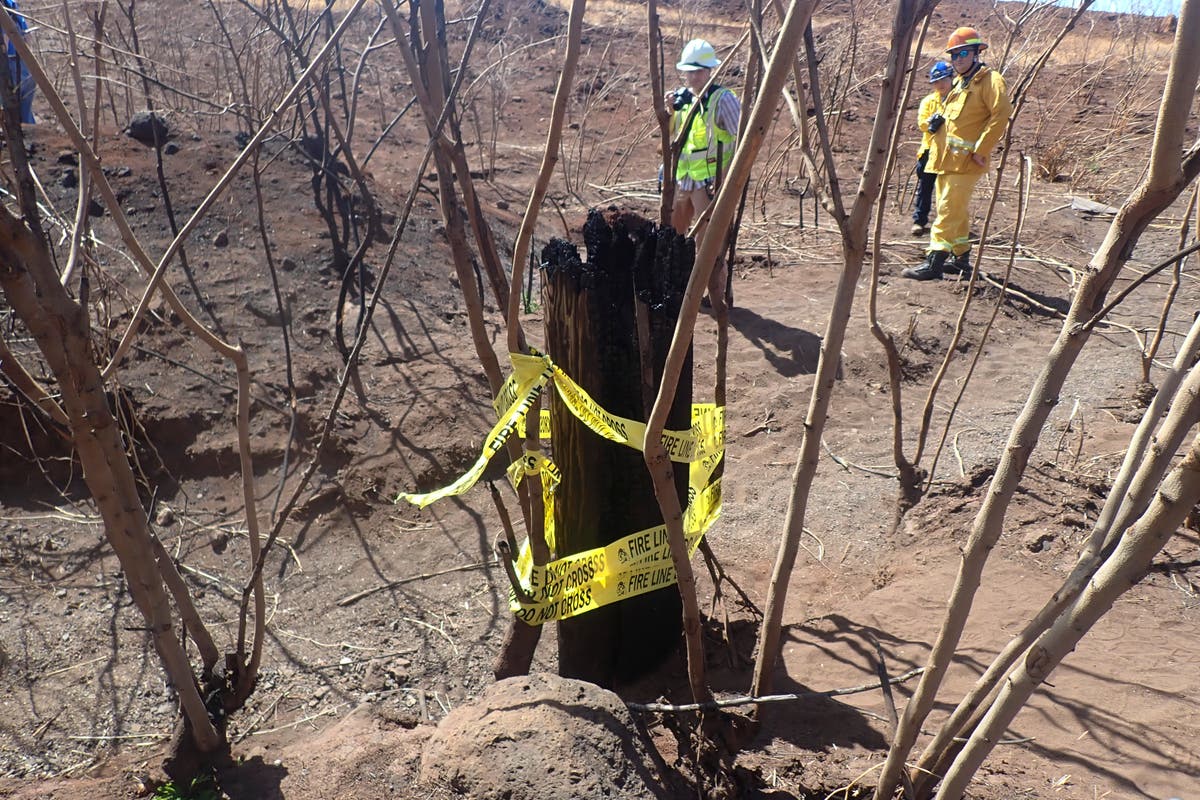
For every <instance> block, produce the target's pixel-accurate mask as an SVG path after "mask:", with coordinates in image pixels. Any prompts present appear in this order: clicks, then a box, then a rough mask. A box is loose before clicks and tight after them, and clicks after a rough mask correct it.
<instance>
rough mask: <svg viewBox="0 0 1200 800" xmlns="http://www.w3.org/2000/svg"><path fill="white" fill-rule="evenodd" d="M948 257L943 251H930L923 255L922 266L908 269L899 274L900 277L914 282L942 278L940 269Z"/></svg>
mask: <svg viewBox="0 0 1200 800" xmlns="http://www.w3.org/2000/svg"><path fill="white" fill-rule="evenodd" d="M949 255H950V254H949V253H947V252H946V251H945V250H930V251H929V252H928V253H926V254H925V263H924V264H922V265H921V266H919V267H909V268H908V269H906V270H904V271H902V272H901V273H900V277H902V278H912V279H913V280H914V281H936V280H938V279H939V278H941V277H942V268H943V267H944V266H945V264H946V258H947V257H948V256H949Z"/></svg>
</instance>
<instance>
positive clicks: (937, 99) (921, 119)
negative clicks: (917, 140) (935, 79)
mask: <svg viewBox="0 0 1200 800" xmlns="http://www.w3.org/2000/svg"><path fill="white" fill-rule="evenodd" d="M937 113H943V114H944V113H945V112H944V111H942V96H941V95H940V94H938V93H937V90H934V91H932V92H930V93H929V94H927V95H925V97H924V98H923V99H922V100H921V105H920V107H919V108H917V127H918V128H920V129H921V149H920V150H918V151H917V158H920V157H921V155H922V154H923V153H926V152H928V151H929V148H931V147H933V134H932V133H930V132H929V118H930V117H932V116H933V115H934V114H937Z"/></svg>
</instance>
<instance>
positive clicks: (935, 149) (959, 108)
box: [925, 64, 1012, 174]
mask: <svg viewBox="0 0 1200 800" xmlns="http://www.w3.org/2000/svg"><path fill="white" fill-rule="evenodd" d="M942 107H943V111H942V114H943V115H945V117H946V124H945V125H943V126H942V127H941V128H939V129H938V132H937V133H936V134H934V136H933V142H932V145H931V147H930V150H929V160H928V162H927V163H926V164H925V171H926V172H937V173H957V174H972V173H979V174H982V173H984V172H987V165H986V164H985V165H984V166H982V167H981V166H979V165H978V164H976V163H975V161H974V159H972V158H971V154H972V153H978V154H979V155H981V156H983V157H984V159H987V158H988V156H990V155H991V153H992V150H993V149H995V147H996V145H997V144H998V143H999V142H1000V137H1001V136H1003V135H1004V128H1005V126H1006V125H1008V118H1009V117H1010V116H1012V103H1011V102H1010V101H1009V99H1008V87H1007V86H1006V85H1005V83H1004V77H1003V76H1002V75H1001V74H1000V73H999V72H996V71H995V70H994V69H992V68H991V67H989V66H987V65H986V64H980V65H979V67H978V68H977V69H976V70H975V72H974V73H972V74H971V75H970V77H969V79H968V80H966V81H964V80H963V78H962V77H961V76H960V77H958V78H956V79H955V81H954V87H953V88H952V89H951V90H950V92H949V93H948V94H947V95H946V99H945V100H944V101H942Z"/></svg>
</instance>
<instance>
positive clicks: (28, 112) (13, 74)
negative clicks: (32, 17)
mask: <svg viewBox="0 0 1200 800" xmlns="http://www.w3.org/2000/svg"><path fill="white" fill-rule="evenodd" d="M0 3H3V4H4V8H6V9H8V14H9V16H10V17H12V20H13V22H15V23H17V28H19V29H20V31H21V35H22V36H24V35H25V32H26V31H27V30H29V23H28V22H27V21H26V20H25V16H24V15H23V14H21V13H20V10H19V9H18V8H17V2H16V0H0ZM13 12H17V13H13ZM8 70H9V71H8V74H9V78H10V80H12V83H13V86H14V87H15V88H16V90H17V97H18V98H19V102H20V104H21V122H23V123H26V124H28V125H32V124H33V123H34V119H33V90H34V85H35V84H34V80H33V77H32V76H31V75H30V74H29V70H28V69H26V67H25V65H24V64H23V63H22V62H21V59H20V58H18V57H17V48H16V47H14V46H13V43H12V42H9V43H8ZM0 101H3V98H0Z"/></svg>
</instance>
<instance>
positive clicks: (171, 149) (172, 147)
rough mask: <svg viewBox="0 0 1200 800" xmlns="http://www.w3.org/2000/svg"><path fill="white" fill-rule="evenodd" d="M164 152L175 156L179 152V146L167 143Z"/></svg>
mask: <svg viewBox="0 0 1200 800" xmlns="http://www.w3.org/2000/svg"><path fill="white" fill-rule="evenodd" d="M163 152H164V153H166V154H167V155H169V156H173V155H175V154H176V153H178V152H179V145H177V144H175V143H174V142H167V146H166V147H164V148H163Z"/></svg>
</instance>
